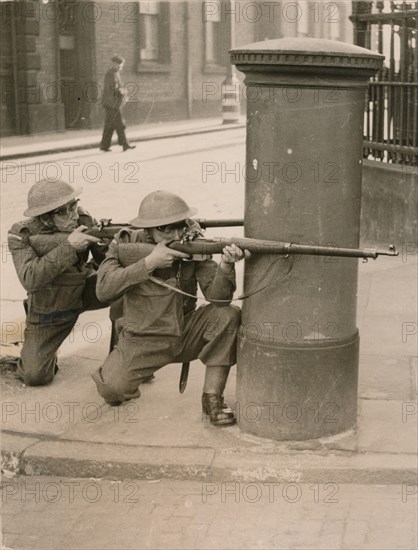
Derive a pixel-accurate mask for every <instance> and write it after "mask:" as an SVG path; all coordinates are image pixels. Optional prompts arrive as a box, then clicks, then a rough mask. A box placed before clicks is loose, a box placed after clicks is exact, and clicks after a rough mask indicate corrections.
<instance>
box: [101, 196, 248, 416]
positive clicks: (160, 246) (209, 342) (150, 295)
mask: <svg viewBox="0 0 418 550" xmlns="http://www.w3.org/2000/svg"><path fill="white" fill-rule="evenodd" d="M194 214H196V209H195V208H190V207H189V206H188V205H187V204H186V203H185V201H184V200H183V199H181V198H180V197H178V196H177V195H174V194H172V193H168V192H165V191H155V192H153V193H151V194H149V195H148V196H146V197H145V198H144V200H143V201H142V203H141V205H140V207H139V213H138V216H137V218H135V219H134V220H132V222H131V224H132V225H133V226H134V227H137V228H141V229H139V230H123V231H122V232H120V233H119V234H118V235H117V236H116V238H115V239H114V240H113V241H112V243H111V244H110V246H109V250H108V253H107V255H106V258H105V260H104V261H103V262H102V264H101V265H100V267H99V270H98V284H97V295H98V297H99V298H100V299H101V300H103V301H110V300H115V299H117V298H118V297H120V296H122V295H123V317H122V319H121V320H120V333H119V340H118V343H117V345H116V347H115V348H114V350H113V351H112V353H110V355H109V356H108V357H107V359H106V361H105V362H104V364H103V365H102V367H100V368H99V369H98V370H97V372H95V373H94V374H93V380H94V381H95V382H96V385H97V389H98V391H99V393H100V395H101V396H102V397H103V398H104V399H105V401H106V402H107V403H109V404H111V405H119V404H120V403H121V402H123V401H126V400H128V399H132V398H136V397H139V396H140V392H139V389H138V386H139V384H140V383H141V382H142V381H143V379H144V378H147V377H149V376H150V375H152V374H153V373H154V372H155V371H156V370H158V369H160V368H161V367H163V366H164V365H167V364H169V363H179V362H188V361H192V360H194V359H197V358H198V359H200V360H201V361H202V362H203V363H204V364H205V365H206V374H205V382H204V387H203V395H202V408H203V412H204V413H205V414H208V415H209V417H210V421H211V423H212V424H214V425H227V424H233V423H234V422H235V416H234V413H233V411H232V410H231V409H230V408H228V407H227V405H226V404H225V403H224V399H223V393H224V388H225V385H226V381H227V378H228V374H229V370H230V367H231V366H232V365H234V364H235V362H236V336H237V330H238V326H239V322H240V309H239V308H237V307H235V306H231V305H230V301H231V299H232V296H233V293H234V290H235V266H234V264H235V262H237V261H238V260H241V259H242V258H243V257H244V253H243V252H242V250H240V249H239V248H238V247H236V246H235V245H232V246H226V247H225V249H224V251H223V255H222V257H221V262H220V264H219V265H218V264H217V263H216V262H214V261H213V260H211V259H204V260H202V261H196V260H192V261H184V260H186V259H189V258H188V256H187V255H186V254H183V253H181V252H178V251H175V250H172V249H170V248H168V247H167V246H166V243H167V242H168V241H170V240H173V239H175V240H178V239H181V238H182V237H183V236H184V234H185V232H186V231H187V230H188V229H189V227H190V226H191V225H193V223H194V222H192V221H191V220H189V218H190V216H193V215H194ZM122 243H138V244H140V243H150V244H155V245H156V246H154V248H153V250H152V252H151V253H148V255H144V257H143V258H142V259H139V260H138V261H136V262H134V263H133V264H132V265H129V266H127V267H123V265H122V264H121V262H120V256H119V250H120V248H122ZM199 259H201V258H199ZM150 277H151V279H150ZM152 279H153V280H152ZM155 281H157V282H155ZM158 281H159V282H160V283H161V281H164V282H163V285H165V286H163V285H161V284H159V283H158ZM197 284H199V286H200V288H201V290H202V292H203V294H204V296H205V298H206V300H207V301H209V302H210V301H213V303H211V304H209V305H204V306H201V307H199V308H198V309H196V299H195V297H194V295H195V294H196V290H197ZM167 285H168V286H167ZM170 287H172V289H171V288H170ZM181 292H186V293H187V296H186V295H184V294H182V293H181ZM191 295H192V296H191ZM217 300H219V301H217Z"/></svg>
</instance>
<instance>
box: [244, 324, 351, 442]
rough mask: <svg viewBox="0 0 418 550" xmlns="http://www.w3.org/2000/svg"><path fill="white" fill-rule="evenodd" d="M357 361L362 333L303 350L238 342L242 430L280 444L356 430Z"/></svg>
mask: <svg viewBox="0 0 418 550" xmlns="http://www.w3.org/2000/svg"><path fill="white" fill-rule="evenodd" d="M358 356H359V335H358V333H356V334H355V335H354V336H353V338H351V339H350V340H347V341H345V342H337V343H335V345H334V344H331V343H328V344H324V345H323V346H322V345H318V343H317V342H315V344H312V345H309V344H307V345H303V346H299V347H298V346H295V347H290V346H278V345H274V344H272V343H263V342H251V341H249V340H248V339H246V338H245V337H242V336H241V337H239V346H238V364H239V365H240V367H239V369H238V370H237V402H236V410H237V417H238V425H239V427H240V428H241V430H243V431H244V432H248V433H252V434H255V435H258V436H261V437H268V438H271V439H276V440H280V441H284V440H306V439H315V438H319V437H327V436H331V435H334V434H337V433H340V432H343V431H345V430H349V429H351V428H354V427H355V425H356V418H357V378H358ZM266 388H269V391H268V392H266Z"/></svg>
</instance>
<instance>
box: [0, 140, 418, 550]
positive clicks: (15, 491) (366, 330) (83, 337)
mask: <svg viewBox="0 0 418 550" xmlns="http://www.w3.org/2000/svg"><path fill="white" fill-rule="evenodd" d="M244 165H245V132H244V130H229V131H228V132H219V133H209V134H203V135H195V136H188V137H178V138H169V139H162V140H156V141H146V142H142V143H137V147H136V149H135V150H132V151H129V152H126V153H122V152H121V150H120V148H119V147H117V146H113V150H112V152H111V153H108V154H105V153H100V152H99V151H98V150H97V149H94V150H83V151H79V152H76V153H74V152H69V153H59V154H53V155H48V156H40V157H32V158H29V159H26V160H18V161H5V162H4V163H3V165H2V172H1V173H2V199H3V200H2V203H1V234H2V280H1V285H2V286H1V299H2V300H1V305H2V333H3V334H2V340H4V339H8V340H9V341H13V339H18V338H19V334H20V333H19V330H20V328H21V327H22V326H23V322H24V313H23V308H22V304H21V300H22V299H23V298H24V297H25V291H24V289H23V288H22V287H21V285H20V283H19V281H18V279H17V276H16V273H15V270H14V267H13V263H12V260H11V255H10V254H9V253H8V251H7V244H6V235H7V230H8V229H9V228H10V227H11V225H12V224H13V223H14V222H15V221H18V220H21V219H23V218H24V217H23V211H24V210H25V208H26V197H27V191H28V189H29V187H30V186H31V185H32V184H33V183H35V181H37V180H38V179H41V178H45V177H50V178H53V177H60V178H62V179H64V180H66V181H68V182H69V183H71V184H72V185H74V186H79V185H80V186H82V187H83V188H84V191H83V193H82V195H81V197H80V198H81V204H82V205H83V206H84V207H85V208H86V209H87V210H89V211H90V212H91V213H92V214H94V215H95V216H96V217H97V218H102V217H103V218H112V220H113V222H114V223H118V222H125V223H126V222H128V221H129V220H131V219H132V218H133V217H135V216H136V214H137V210H138V206H139V203H140V201H141V200H142V198H143V197H144V196H145V195H146V194H148V193H149V192H151V191H153V190H156V189H166V190H169V191H172V192H174V193H178V194H180V195H181V196H183V197H184V198H185V199H186V200H187V202H188V203H189V204H190V205H192V206H196V208H198V214H197V216H200V217H204V218H241V217H242V216H243V208H244V168H245V166H244ZM207 234H208V235H221V234H224V235H239V236H241V235H242V229H241V228H239V227H238V228H218V229H212V230H208V232H207ZM390 262H391V259H387V258H382V259H379V260H378V261H377V262H370V263H369V264H367V265H365V266H361V264H360V269H359V274H360V283H361V284H360V289H359V295H358V325H359V327H360V332H361V333H362V338H363V340H362V355H361V368H360V398H361V404H360V407H359V408H360V411H361V415H362V416H360V429H359V432H358V439H356V440H354V439H353V437H352V434H348V436H347V437H346V439H344V438H343V439H342V440H340V441H338V440H337V441H336V442H335V443H334V447H333V446H332V445H333V443H332V442H331V447H330V448H331V453H330V458H331V460H332V458H333V457H335V458H338V457H339V450H340V451H341V456H343V455H345V456H352V455H353V454H356V452H357V451H358V455H359V456H360V457H364V456H366V457H367V456H368V455H369V451H370V456H372V457H379V453H386V454H385V456H386V457H389V460H390V466H391V467H392V465H393V466H394V467H395V466H396V464H397V461H399V460H401V459H402V457H404V456H408V457H409V456H415V454H414V453H415V452H416V443H415V439H416V438H415V439H414V435H413V434H416V429H415V428H414V426H415V424H414V423H413V420H414V415H415V414H416V412H414V411H416V409H414V408H413V406H414V399H415V397H414V395H415V394H414V389H413V388H414V387H415V386H413V385H412V383H411V379H412V377H413V375H414V372H415V371H414V363H413V362H412V361H413V356H414V355H415V347H414V346H415V344H414V341H411V340H412V339H411V338H410V339H406V338H405V339H404V338H403V336H402V333H401V330H400V328H399V327H400V326H401V325H400V322H401V321H405V320H407V319H409V318H412V317H408V316H407V314H408V315H409V314H410V313H409V312H412V311H413V309H414V303H413V298H412V296H413V291H412V290H411V289H413V288H415V287H414V284H415V282H416V268H415V269H414V265H413V264H412V262H409V263H408V264H407V265H406V264H404V263H401V261H399V262H397V263H393V264H391V263H390ZM392 272H393V275H392ZM237 275H238V277H237V279H238V291H240V289H241V287H242V275H243V265H242V263H240V264H238V266H237ZM397 277H403V281H404V287H401V288H399V289H397V294H395V297H396V299H394V300H392V301H391V307H392V309H393V312H392V313H393V314H392V316H391V320H390V323H388V322H387V315H386V308H387V307H388V306H387V305H386V304H385V305H384V308H385V309H384V311H383V313H382V308H383V305H382V304H381V295H384V294H385V292H387V290H386V289H387V288H388V285H389V284H390V285H391V286H392V283H391V282H390V283H388V281H389V280H390V281H393V280H395V279H396V278H397ZM385 285H386V286H385ZM391 292H392V294H394V293H395V290H391ZM411 314H412V313H411ZM107 317H108V313H107V310H100V311H97V312H88V313H85V314H84V315H83V316H82V317H81V318H80V324H78V325H76V327H75V330H74V334H72V335H71V336H70V338H68V339H67V341H66V342H65V343H64V344H63V346H62V348H61V350H60V372H59V375H58V376H57V379H56V380H55V381H54V384H53V385H52V386H47V387H44V388H32V389H28V388H25V387H24V386H22V385H21V384H19V383H17V382H16V381H14V380H12V377H11V376H10V375H8V376H4V377H2V380H1V384H2V386H1V389H2V392H3V395H4V396H5V397H6V399H7V403H8V406H9V409H8V410H7V412H8V415H5V416H4V418H3V422H4V424H3V428H6V429H5V432H7V434H6V435H8V434H10V433H14V434H18V435H17V437H19V436H20V435H22V438H23V436H28V437H29V436H30V437H34V438H35V437H39V438H40V439H38V440H37V441H38V445H39V442H40V443H41V444H42V442H45V445H48V444H49V443H51V444H54V443H55V442H57V443H60V442H61V443H63V444H68V445H72V446H73V447H74V449H73V452H74V454H76V453H77V444H81V442H84V443H85V447H84V448H85V449H88V446H89V445H92V448H93V446H94V448H95V449H96V452H99V453H100V447H102V448H104V447H106V449H107V450H108V449H109V448H110V447H112V448H117V450H118V452H120V453H122V454H123V453H124V452H127V451H128V450H129V449H132V450H133V452H134V453H135V452H138V453H139V454H140V453H144V454H145V451H147V450H151V451H152V450H153V449H160V451H161V453H162V454H164V458H165V457H167V459H166V461H167V463H168V462H169V460H170V458H169V457H172V456H173V450H177V451H178V453H179V455H180V454H184V457H185V461H186V462H187V460H188V459H189V456H192V454H193V453H195V451H196V452H199V453H201V454H199V457H198V459H196V464H206V461H207V462H209V463H211V462H212V459H211V456H212V454H211V453H214V451H213V449H216V450H217V451H216V452H219V453H220V454H222V453H224V454H225V456H226V457H227V458H229V459H230V461H231V462H232V463H234V461H235V462H236V464H234V467H235V470H233V473H234V472H238V474H239V473H240V470H239V469H240V467H241V463H240V460H242V461H243V457H244V451H246V452H248V453H251V452H252V451H253V450H255V451H256V452H259V453H260V456H262V455H261V453H263V452H265V453H266V454H267V455H268V456H269V457H270V456H273V457H275V458H276V459H277V460H278V461H279V462H280V460H281V455H280V453H281V452H283V453H286V452H287V450H288V449H287V448H286V444H283V445H282V444H281V443H278V442H272V441H269V440H262V439H261V438H255V437H253V436H249V435H248V434H243V433H241V432H240V431H239V429H238V427H236V426H235V427H233V428H226V429H223V430H222V429H221V430H219V429H216V428H214V427H211V426H208V425H204V424H203V423H202V419H201V417H200V403H199V392H200V391H201V386H202V378H203V369H202V368H201V365H200V364H199V365H196V367H195V368H193V367H192V372H191V376H190V380H189V386H188V390H187V392H186V393H185V394H184V395H182V396H181V397H179V394H178V393H177V384H178V369H177V367H178V366H176V365H173V367H174V368H167V369H163V370H162V371H161V372H159V373H158V375H157V380H156V381H155V382H154V383H152V384H148V385H144V388H143V389H142V386H141V392H142V393H143V396H142V398H141V400H139V401H137V400H135V401H133V402H132V403H131V406H132V407H133V408H132V410H130V409H127V408H125V409H123V408H122V407H121V408H120V409H122V410H121V412H120V415H121V416H120V417H119V416H118V417H116V416H115V414H116V413H115V410H116V411H117V410H119V409H116V408H112V407H108V406H107V405H104V404H103V402H102V400H101V399H100V400H99V399H98V397H97V395H96V392H95V388H94V387H93V384H92V382H91V379H90V374H91V372H92V371H93V370H94V369H95V368H97V366H98V365H99V364H100V363H101V362H102V361H103V358H104V357H105V356H106V353H107V349H108V338H109V321H108V318H107ZM395 318H396V320H397V324H396V326H395V328H394V321H393V320H394V319H395ZM379 323H380V324H379ZM16 327H17V329H16V330H15V328H16ZM382 330H386V331H387V337H383V336H382V332H381V331H382ZM196 363H199V362H196ZM398 363H399V368H398V370H397V371H396V370H395V369H394V368H393V365H398ZM376 365H379V369H381V370H380V371H379V373H381V374H380V375H378V374H377V369H376ZM235 376H236V369H235V368H234V369H233V372H232V376H231V380H230V382H229V383H228V387H227V391H226V398H227V400H228V402H230V403H233V402H234V390H235ZM138 403H139V404H138ZM69 405H70V406H72V408H71V407H70V408H68V406H69ZM404 405H406V407H405V406H404ZM408 407H409V408H408ZM404 409H405V410H404ZM401 411H403V412H402V414H404V413H405V414H404V416H405V418H403V416H401ZM58 413H59V414H58ZM94 414H99V416H98V417H94ZM80 415H81V416H80ZM92 415H93V417H92ZM128 417H129V418H128ZM414 430H415V431H414ZM393 433H396V439H395V438H394V437H393ZM411 434H412V437H411ZM33 441H36V440H35V439H34V440H33ZM353 441H354V443H353ZM135 445H137V446H138V447H137V448H136V447H135ZM141 445H142V447H140V446H141ZM34 447H35V455H36V444H35V446H34ZM97 448H99V451H97ZM308 448H309V447H308ZM27 449H29V454H30V449H31V444H30V443H29V444H28V447H27ZM27 449H26V448H25V451H26V450H27ZM135 449H136V450H135ZM295 449H297V447H295V448H294V449H293V451H294V450H295ZM302 449H303V447H302ZM335 449H336V451H335ZM310 450H312V449H310ZM112 452H113V451H112ZM103 453H105V451H103ZM241 453H242V454H241ZM397 453H399V457H398V455H397ZM80 454H81V453H80ZM127 454H128V453H127ZM302 455H304V453H303V452H301V453H300V456H302ZM401 455H402V456H401ZM67 456H68V455H66V454H65V448H64V458H63V460H62V461H61V464H64V463H65V462H68V463H69V464H70V465H71V463H74V456H73V457H72V462H71V460H67ZM103 456H106V457H107V455H105V454H103ZM201 456H205V459H206V460H202V461H201V462H199V460H201V459H200V457H201ZM213 456H214V455H213ZM305 456H306V455H305ZM312 456H313V455H312ZM133 457H134V458H133V459H132V458H130V459H131V460H132V462H133V463H134V462H135V455H133ZM12 458H13V456H12ZM79 458H80V461H81V460H82V458H84V456H83V455H82V454H81V456H80V457H79ZM141 458H142V456H141ZM299 458H300V457H299V456H298V452H297V450H296V453H295V454H294V455H292V456H291V461H293V462H294V466H293V465H292V468H293V467H294V468H295V471H297V467H298V460H299ZM315 458H319V460H320V461H321V458H322V457H321V456H320V454H318V456H315ZM356 458H357V457H356ZM307 459H308V460H309V456H307ZM146 460H147V459H146V457H145V458H144V459H143V461H144V464H145V463H146ZM190 460H191V461H192V460H193V458H191V459H190ZM104 462H105V463H107V462H108V459H107V458H106V459H104ZM138 462H139V460H138ZM80 463H81V462H80ZM91 463H93V466H94V465H95V464H96V463H95V462H94V461H93V459H92V461H91V462H90V463H89V464H88V467H90V466H91ZM109 463H110V460H109ZM115 463H117V464H119V462H117V460H116V459H115ZM120 463H122V460H121V459H120ZM291 463H292V462H291ZM53 464H54V463H53V461H52V462H50V463H49V466H50V467H51V468H52V467H53ZM76 464H78V463H76ZM165 464H166V462H163V463H162V465H161V471H163V470H164V468H165V467H166V466H165ZM189 464H191V465H194V462H189ZM243 464H245V462H244V461H243ZM51 465H52V466H51ZM107 465H108V466H109V467H110V466H111V464H107ZM157 466H158V465H156V469H155V471H153V475H150V476H149V477H146V476H145V477H141V479H135V478H134V477H131V476H125V477H113V476H112V473H108V474H107V475H106V476H105V475H103V479H101V478H100V477H99V476H100V475H101V474H100V473H98V474H97V477H94V478H91V477H90V475H91V473H86V472H90V470H88V468H87V467H86V468H87V469H86V470H85V471H83V472H82V471H81V470H77V469H76V470H75V472H74V473H73V474H72V475H71V474H67V473H65V474H64V475H63V477H57V476H53V475H51V476H39V475H37V473H38V472H37V471H31V470H30V468H31V466H30V464H29V467H28V469H27V470H26V473H28V474H30V473H32V474H35V475H27V476H20V475H16V474H15V472H13V471H6V475H5V476H4V477H3V491H2V509H3V514H4V519H3V528H2V529H3V536H4V540H3V544H4V548H11V549H13V550H18V549H25V550H26V549H29V548H30V549H38V548H45V549H47V548H48V549H57V548H60V549H61V548H63V549H64V548H67V549H77V550H82V549H97V550H99V549H107V548H108V549H114V550H116V549H118V550H119V549H128V548H132V549H137V548H138V549H139V548H150V549H160V548H167V549H168V548H170V549H179V550H180V549H188V548H190V549H202V550H203V549H219V550H221V549H240V548H249V549H250V548H251V549H252V548H260V549H263V548H265V549H270V548H271V549H273V548H277V549H300V548H303V549H312V550H319V549H322V548H323V549H330V550H331V549H332V550H334V549H346V550H355V549H363V548H364V549H366V548H367V549H376V550H392V549H398V548H399V549H408V550H412V549H414V548H416V545H417V518H416V501H417V490H416V489H417V488H416V484H414V483H413V482H411V479H410V478H409V477H406V478H405V479H404V482H403V481H399V480H398V481H396V482H392V483H390V484H386V483H385V484H384V483H382V484H379V485H377V484H375V483H373V482H370V481H369V480H368V479H367V478H365V483H367V485H366V484H364V485H361V484H357V483H358V482H357V483H352V484H346V483H345V482H344V483H336V482H335V480H334V479H333V478H329V480H328V481H327V482H325V481H323V482H319V481H318V482H313V483H303V482H302V481H300V480H299V479H298V478H297V477H296V478H295V479H294V481H291V480H289V479H287V480H286V481H283V482H282V483H279V482H277V481H270V480H269V477H268V474H269V470H268V469H267V470H266V471H267V474H266V473H265V471H264V470H260V471H261V478H260V479H258V480H255V481H254V480H253V479H252V478H248V481H246V480H245V479H238V481H237V482H235V481H230V480H229V479H228V480H227V479H226V478H216V477H215V478H210V479H209V478H208V481H197V480H196V478H191V479H188V478H187V477H185V476H184V477H183V478H182V479H176V478H175V476H174V477H173V478H172V479H170V478H169V477H170V476H164V475H161V477H158V476H156V475H155V472H156V471H157ZM77 467H78V466H76V468H77ZM115 467H116V466H115ZM133 467H134V466H132V468H133ZM147 467H148V466H147ZM280 467H281V468H282V469H283V471H284V472H285V473H287V472H288V470H286V467H283V466H280ZM249 468H250V467H249ZM202 469H203V467H202ZM6 470H7V468H6ZM353 471H354V468H353ZM245 472H251V473H252V474H254V470H250V469H249V470H244V474H245ZM279 472H280V473H282V470H279ZM257 474H258V472H257V470H256V471H255V474H254V475H257ZM93 475H96V474H93ZM291 475H293V470H292V471H290V476H291ZM79 476H84V477H79ZM263 476H264V477H263ZM105 477H106V479H104V478H105ZM116 479H118V481H114V480H116Z"/></svg>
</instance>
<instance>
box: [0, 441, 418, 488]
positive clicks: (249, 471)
mask: <svg viewBox="0 0 418 550" xmlns="http://www.w3.org/2000/svg"><path fill="white" fill-rule="evenodd" d="M395 459H396V460H395ZM394 464H396V466H394ZM2 469H3V471H4V473H5V474H6V476H8V477H13V476H14V475H17V474H20V475H27V476H31V475H53V476H64V477H83V478H84V477H85V478H105V479H114V480H126V479H145V480H157V479H163V478H164V479H177V480H195V481H206V482H234V481H236V482H242V483H248V482H266V483H272V482H275V483H329V482H333V483H337V484H339V483H341V484H342V483H362V484H402V483H413V484H416V483H417V458H416V456H415V455H412V454H396V455H394V454H389V453H387V454H380V453H379V454H377V453H350V452H342V451H334V452H327V453H312V452H309V451H304V452H300V451H298V452H288V453H283V454H282V453H280V454H277V453H273V454H272V453H257V452H251V451H248V450H242V449H233V448H231V449H224V450H222V451H219V450H216V449H213V448H211V447H163V446H143V445H142V446H141V445H121V444H117V445H111V444H101V443H91V442H83V441H72V440H65V439H57V438H38V437H34V436H29V435H23V434H14V433H3V435H2Z"/></svg>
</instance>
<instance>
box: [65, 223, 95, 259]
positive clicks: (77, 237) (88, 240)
mask: <svg viewBox="0 0 418 550" xmlns="http://www.w3.org/2000/svg"><path fill="white" fill-rule="evenodd" d="M86 229H88V227H87V226H85V225H80V226H78V227H77V229H74V231H73V232H72V233H70V234H69V235H68V239H67V240H68V242H69V243H70V245H71V246H72V247H73V248H75V250H76V251H77V252H84V251H85V250H86V249H87V248H88V247H89V246H90V245H91V244H94V243H100V239H98V238H97V237H92V236H91V235H87V234H86V233H83V231H85V230H86Z"/></svg>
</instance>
